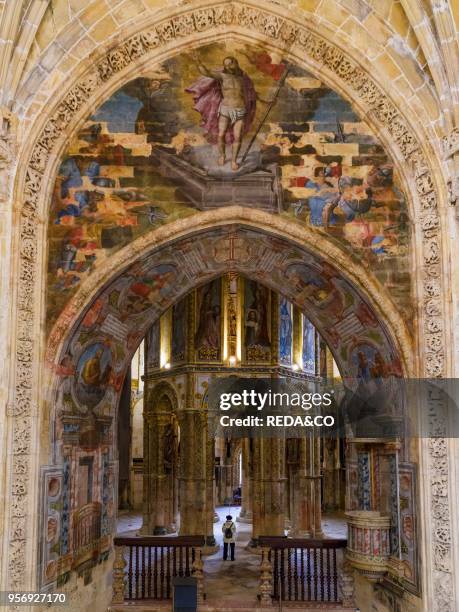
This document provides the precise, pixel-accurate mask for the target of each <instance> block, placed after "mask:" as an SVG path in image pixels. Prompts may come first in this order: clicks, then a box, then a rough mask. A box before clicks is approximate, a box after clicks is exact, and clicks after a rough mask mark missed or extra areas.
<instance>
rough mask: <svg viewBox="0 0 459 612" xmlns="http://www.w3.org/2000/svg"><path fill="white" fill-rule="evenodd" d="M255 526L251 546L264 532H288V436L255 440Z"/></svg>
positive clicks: (267, 533) (281, 533)
mask: <svg viewBox="0 0 459 612" xmlns="http://www.w3.org/2000/svg"><path fill="white" fill-rule="evenodd" d="M253 447H254V455H253V466H254V478H253V504H252V512H253V528H252V541H251V544H250V545H251V546H252V547H256V546H257V543H258V537H259V536H261V535H273V536H283V535H284V533H285V501H286V500H285V440H284V439H282V438H258V439H254V440H253Z"/></svg>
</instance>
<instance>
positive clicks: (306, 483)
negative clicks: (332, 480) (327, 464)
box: [289, 436, 323, 538]
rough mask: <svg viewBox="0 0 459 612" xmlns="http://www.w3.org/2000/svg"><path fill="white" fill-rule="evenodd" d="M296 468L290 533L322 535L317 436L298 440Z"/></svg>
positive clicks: (318, 439) (303, 535) (308, 535)
mask: <svg viewBox="0 0 459 612" xmlns="http://www.w3.org/2000/svg"><path fill="white" fill-rule="evenodd" d="M298 450H299V462H298V469H297V470H296V472H295V475H294V477H293V483H292V488H293V493H292V496H293V504H292V506H293V507H292V515H291V529H290V533H289V535H290V536H292V537H297V538H311V537H321V536H322V535H323V532H322V512H321V490H320V488H321V487H320V484H321V476H320V438H314V437H312V436H311V437H307V438H301V439H300V440H299V449H298Z"/></svg>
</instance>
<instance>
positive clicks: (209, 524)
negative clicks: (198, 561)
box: [203, 423, 218, 554]
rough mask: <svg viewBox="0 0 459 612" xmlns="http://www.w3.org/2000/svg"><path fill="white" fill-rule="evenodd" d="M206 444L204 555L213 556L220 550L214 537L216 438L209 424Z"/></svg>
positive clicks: (205, 427)
mask: <svg viewBox="0 0 459 612" xmlns="http://www.w3.org/2000/svg"><path fill="white" fill-rule="evenodd" d="M204 436H205V444H206V530H205V536H206V544H205V547H204V550H203V553H204V554H212V553H213V552H215V551H216V550H218V546H217V545H216V544H217V543H216V541H215V536H214V522H215V468H214V464H215V460H214V459H215V438H214V437H211V436H210V435H209V431H208V427H207V423H205V426H204Z"/></svg>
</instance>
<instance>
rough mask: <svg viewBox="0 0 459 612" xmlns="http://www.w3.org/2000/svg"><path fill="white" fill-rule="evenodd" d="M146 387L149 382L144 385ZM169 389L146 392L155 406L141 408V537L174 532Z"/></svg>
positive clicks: (173, 445)
mask: <svg viewBox="0 0 459 612" xmlns="http://www.w3.org/2000/svg"><path fill="white" fill-rule="evenodd" d="M147 384H148V382H147ZM166 389H169V387H168V386H163V383H160V385H157V386H156V387H154V388H153V389H151V390H149V392H148V393H147V398H148V397H155V400H156V398H157V401H155V403H154V405H151V403H149V402H148V399H147V401H146V402H145V407H144V446H143V448H144V478H143V483H144V486H143V525H142V529H141V534H142V535H165V534H167V533H171V532H173V531H175V518H176V513H175V511H174V473H175V470H174V464H175V462H176V446H177V442H176V436H175V430H174V420H173V405H172V401H171V398H170V397H169V390H168V391H166Z"/></svg>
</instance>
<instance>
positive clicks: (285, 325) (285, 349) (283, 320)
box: [279, 298, 293, 365]
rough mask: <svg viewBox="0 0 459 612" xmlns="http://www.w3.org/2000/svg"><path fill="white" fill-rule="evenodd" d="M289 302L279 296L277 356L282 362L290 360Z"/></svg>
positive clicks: (285, 362)
mask: <svg viewBox="0 0 459 612" xmlns="http://www.w3.org/2000/svg"><path fill="white" fill-rule="evenodd" d="M291 310H292V308H291V304H290V303H289V302H288V301H287V300H286V299H285V298H281V300H280V305H279V357H280V361H281V363H283V364H287V365H289V364H291V362H292V328H293V325H292V314H291Z"/></svg>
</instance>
